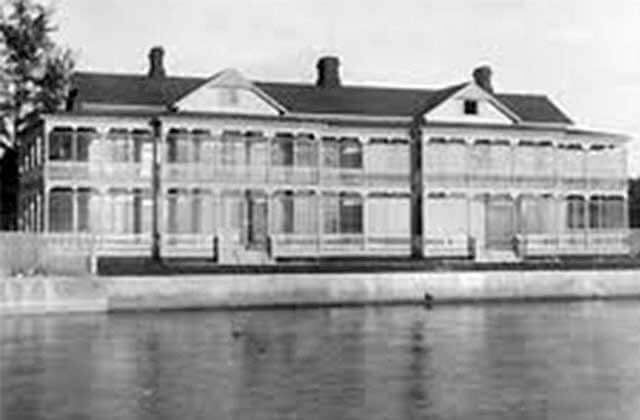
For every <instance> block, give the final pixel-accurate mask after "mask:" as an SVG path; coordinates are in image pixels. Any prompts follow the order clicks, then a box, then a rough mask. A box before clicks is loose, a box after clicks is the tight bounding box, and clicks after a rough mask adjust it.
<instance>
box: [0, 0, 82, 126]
mask: <svg viewBox="0 0 640 420" xmlns="http://www.w3.org/2000/svg"><path fill="white" fill-rule="evenodd" d="M52 15H53V11H52V9H49V8H46V7H45V6H43V5H41V4H38V3H36V2H34V1H33V0H8V1H7V3H6V4H5V5H4V6H3V7H2V14H1V15H0V69H1V70H0V72H1V73H0V75H1V76H2V82H3V84H4V88H5V90H6V91H7V94H6V95H4V98H3V100H2V104H1V105H2V111H3V113H4V114H5V116H8V117H9V118H10V119H11V121H12V125H13V129H14V130H16V129H18V128H19V126H20V124H21V123H22V122H24V121H25V120H26V119H27V118H29V117H32V116H34V115H37V114H39V113H42V112H53V111H55V110H57V109H59V107H60V106H61V105H62V104H63V102H64V99H65V96H66V90H67V88H68V83H69V77H70V75H71V71H72V70H73V66H74V60H73V57H72V54H71V52H70V51H69V50H68V49H66V48H62V47H59V46H57V45H56V43H55V42H54V41H53V39H52V34H53V32H55V31H56V27H55V26H53V24H52Z"/></svg>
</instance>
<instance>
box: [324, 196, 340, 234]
mask: <svg viewBox="0 0 640 420" xmlns="http://www.w3.org/2000/svg"><path fill="white" fill-rule="evenodd" d="M339 207H340V201H339V198H338V196H337V195H336V194H323V196H322V220H323V229H322V231H323V232H324V233H328V234H332V233H339V224H338V223H339V220H340V211H339Z"/></svg>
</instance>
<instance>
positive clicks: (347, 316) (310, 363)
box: [0, 302, 640, 420]
mask: <svg viewBox="0 0 640 420" xmlns="http://www.w3.org/2000/svg"><path fill="white" fill-rule="evenodd" d="M639 321H640V305H637V304H635V303H630V302H629V303H621V302H615V303H613V302H612V303H581V304H571V305H560V304H550V305H499V306H461V307H437V308H435V310H433V311H425V310H424V309H423V308H417V307H395V308H366V309H363V308H360V309H322V310H303V311H255V312H212V313H206V312H191V313H160V314H123V315H110V316H106V315H100V316H81V317H80V316H74V317H51V318H44V317H27V318H4V319H0V392H1V393H0V419H14V418H15V419H43V418H47V419H65V420H66V419H70V418H92V419H113V418H127V419H176V418H185V419H187V418H188V419H197V418H220V419H226V418H237V419H287V418H303V419H307V418H314V419H315V418H319V419H325V418H328V419H387V418H389V419H400V418H402V419H411V418H427V417H428V418H436V419H437V418H474V419H483V418H487V419H511V418H520V419H538V418H564V419H572V418H575V419H582V418H597V419H632V418H635V416H636V413H637V412H638V410H640V394H638V392H637V390H638V389H640V359H639V358H637V356H636V355H637V351H638V348H640V330H637V328H636V326H637V325H638V322H639Z"/></svg>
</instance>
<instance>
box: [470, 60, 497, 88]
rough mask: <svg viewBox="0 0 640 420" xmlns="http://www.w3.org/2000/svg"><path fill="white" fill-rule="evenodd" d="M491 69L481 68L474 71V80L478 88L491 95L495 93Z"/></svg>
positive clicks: (487, 67)
mask: <svg viewBox="0 0 640 420" xmlns="http://www.w3.org/2000/svg"><path fill="white" fill-rule="evenodd" d="M491 74H492V71H491V67H489V66H480V67H478V68H476V69H475V70H473V80H474V81H475V82H476V84H477V85H478V86H480V87H481V88H482V89H484V90H486V91H487V92H489V93H493V85H492V84H491Z"/></svg>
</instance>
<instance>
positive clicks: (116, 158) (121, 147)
mask: <svg viewBox="0 0 640 420" xmlns="http://www.w3.org/2000/svg"><path fill="white" fill-rule="evenodd" d="M109 139H110V140H111V160H112V161H113V162H128V161H129V155H130V153H131V145H130V139H129V133H128V132H127V130H124V129H111V130H109Z"/></svg>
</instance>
